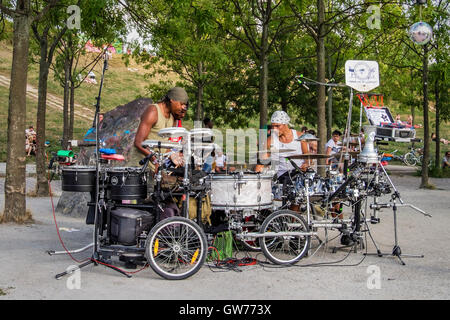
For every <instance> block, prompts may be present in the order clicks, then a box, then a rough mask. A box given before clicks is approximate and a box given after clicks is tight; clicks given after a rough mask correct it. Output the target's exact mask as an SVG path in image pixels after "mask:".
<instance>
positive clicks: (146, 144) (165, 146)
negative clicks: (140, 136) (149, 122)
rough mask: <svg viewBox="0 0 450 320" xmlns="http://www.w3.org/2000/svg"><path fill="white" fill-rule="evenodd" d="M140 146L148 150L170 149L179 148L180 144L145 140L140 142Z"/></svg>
mask: <svg viewBox="0 0 450 320" xmlns="http://www.w3.org/2000/svg"><path fill="white" fill-rule="evenodd" d="M142 146H143V147H144V148H145V147H148V148H150V149H157V148H162V149H172V148H181V144H179V143H175V142H168V141H159V140H145V141H143V142H142Z"/></svg>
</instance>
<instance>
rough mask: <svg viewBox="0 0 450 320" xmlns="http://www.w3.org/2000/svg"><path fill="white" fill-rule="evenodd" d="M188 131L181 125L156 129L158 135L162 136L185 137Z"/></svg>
mask: <svg viewBox="0 0 450 320" xmlns="http://www.w3.org/2000/svg"><path fill="white" fill-rule="evenodd" d="M188 134H189V131H187V130H186V129H185V128H183V127H169V128H163V129H161V130H159V131H158V135H159V136H160V137H163V138H178V137H187V136H188Z"/></svg>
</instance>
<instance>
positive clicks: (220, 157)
mask: <svg viewBox="0 0 450 320" xmlns="http://www.w3.org/2000/svg"><path fill="white" fill-rule="evenodd" d="M215 161H216V167H215V171H216V172H223V171H225V170H226V166H227V157H226V156H225V155H224V154H223V152H222V151H219V152H217V155H216V158H215Z"/></svg>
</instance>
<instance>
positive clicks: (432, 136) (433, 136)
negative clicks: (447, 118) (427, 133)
mask: <svg viewBox="0 0 450 320" xmlns="http://www.w3.org/2000/svg"><path fill="white" fill-rule="evenodd" d="M431 140H433V141H434V142H436V133H434V132H432V133H431ZM439 141H440V142H442V143H443V144H448V140H447V139H444V138H440V139H439Z"/></svg>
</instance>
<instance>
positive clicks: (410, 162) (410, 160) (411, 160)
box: [405, 152, 417, 167]
mask: <svg viewBox="0 0 450 320" xmlns="http://www.w3.org/2000/svg"><path fill="white" fill-rule="evenodd" d="M416 163H417V158H416V156H415V155H414V154H413V153H411V152H408V153H407V154H405V164H406V165H407V166H410V167H414V166H415V165H416Z"/></svg>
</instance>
